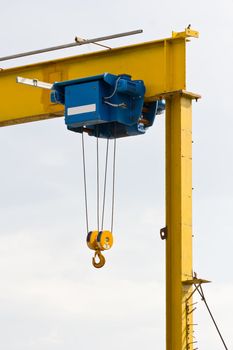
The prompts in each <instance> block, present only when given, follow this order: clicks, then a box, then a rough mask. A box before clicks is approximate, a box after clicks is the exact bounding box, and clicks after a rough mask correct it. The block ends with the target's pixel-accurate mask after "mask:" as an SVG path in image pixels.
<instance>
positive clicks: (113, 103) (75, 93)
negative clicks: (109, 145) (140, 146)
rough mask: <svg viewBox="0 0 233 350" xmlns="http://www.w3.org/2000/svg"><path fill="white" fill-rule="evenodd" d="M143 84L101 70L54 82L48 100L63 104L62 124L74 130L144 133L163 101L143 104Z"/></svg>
mask: <svg viewBox="0 0 233 350" xmlns="http://www.w3.org/2000/svg"><path fill="white" fill-rule="evenodd" d="M145 91H146V88H145V85H144V83H143V81H142V80H132V79H131V76H130V75H127V74H120V75H113V74H110V73H104V74H101V75H96V76H92V77H87V78H82V79H74V80H68V81H63V82H58V83H54V84H53V86H52V91H51V102H53V103H61V104H63V105H64V106H65V123H66V125H67V128H68V129H69V130H71V131H75V132H79V133H82V132H87V133H88V134H89V135H90V136H95V137H100V138H106V139H115V138H119V137H125V136H133V135H140V134H144V133H145V131H146V129H147V128H149V127H150V126H152V125H153V122H154V119H155V116H156V114H161V113H163V111H164V109H165V103H164V101H163V100H158V101H156V102H152V103H145V101H144V96H145Z"/></svg>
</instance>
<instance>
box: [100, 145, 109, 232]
mask: <svg viewBox="0 0 233 350" xmlns="http://www.w3.org/2000/svg"><path fill="white" fill-rule="evenodd" d="M108 150H109V139H107V145H106V156H105V171H104V189H103V206H102V220H101V230H102V231H103V229H104V213H105V200H106V186H107V172H108Z"/></svg>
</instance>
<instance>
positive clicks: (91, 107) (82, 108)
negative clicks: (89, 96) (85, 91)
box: [67, 103, 96, 115]
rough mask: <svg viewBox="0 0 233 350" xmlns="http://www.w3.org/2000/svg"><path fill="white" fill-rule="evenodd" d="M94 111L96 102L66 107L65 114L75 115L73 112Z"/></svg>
mask: <svg viewBox="0 0 233 350" xmlns="http://www.w3.org/2000/svg"><path fill="white" fill-rule="evenodd" d="M95 111H96V104H95V103H93V104H91V105H83V106H77V107H70V108H68V109H67V115H75V114H82V113H89V112H95Z"/></svg>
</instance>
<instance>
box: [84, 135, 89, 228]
mask: <svg viewBox="0 0 233 350" xmlns="http://www.w3.org/2000/svg"><path fill="white" fill-rule="evenodd" d="M82 156H83V178H84V197H85V212H86V227H87V233H88V232H89V224H88V203H87V179H86V162H85V147H84V133H82Z"/></svg>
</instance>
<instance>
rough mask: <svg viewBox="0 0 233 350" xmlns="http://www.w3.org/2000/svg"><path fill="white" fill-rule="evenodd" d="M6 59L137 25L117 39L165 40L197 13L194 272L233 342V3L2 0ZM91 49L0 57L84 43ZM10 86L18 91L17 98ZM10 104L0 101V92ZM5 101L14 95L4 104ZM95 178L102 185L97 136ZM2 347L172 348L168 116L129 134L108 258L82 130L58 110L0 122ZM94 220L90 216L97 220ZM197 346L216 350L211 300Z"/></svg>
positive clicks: (190, 67)
mask: <svg viewBox="0 0 233 350" xmlns="http://www.w3.org/2000/svg"><path fill="white" fill-rule="evenodd" d="M0 5H1V22H0V28H1V30H0V42H1V56H3V55H8V54H13V53H17V52H22V51H27V50H33V49H38V48H43V47H47V46H53V45H59V44H63V43H68V42H71V41H73V38H74V36H76V35H78V36H80V37H84V38H92V37H98V36H103V35H108V34H113V33H119V32H123V31H128V30H134V29H139V28H142V29H144V33H143V34H142V35H139V36H134V37H129V38H125V39H118V40H114V41H111V42H109V45H111V46H112V47H115V46H119V45H125V44H130V43H136V42H142V41H147V40H153V39H159V38H164V37H169V36H170V35H171V31H172V30H175V31H182V30H183V29H184V28H185V26H187V25H188V24H190V23H191V24H192V27H193V28H194V29H197V30H199V31H200V34H201V36H200V39H198V40H195V39H192V42H191V43H190V44H189V45H188V64H187V76H188V90H190V91H193V92H197V93H200V94H202V96H203V99H202V100H201V101H199V102H198V103H197V104H196V103H194V106H193V107H194V108H193V134H194V136H193V137H194V142H195V143H194V147H193V153H194V154H193V155H194V162H193V187H194V203H193V208H194V234H195V238H194V269H195V271H197V272H198V274H199V275H200V276H201V277H202V278H206V279H210V280H212V281H213V282H214V283H212V284H211V285H208V286H207V287H206V288H205V290H206V296H207V299H208V300H209V303H210V306H211V308H212V310H213V313H214V315H215V317H216V319H217V321H218V323H219V326H220V328H221V330H222V332H223V335H224V337H225V340H226V342H227V344H228V346H229V348H231V347H232V345H233V339H232V322H231V319H232V313H233V301H232V295H233V276H232V264H233V256H232V246H233V238H232V227H231V226H232V208H233V187H232V175H233V165H232V147H233V139H232V130H233V120H232V105H231V99H232V77H233V74H232V73H233V72H232V59H233V45H232V40H233V39H232V38H233V2H232V1H226V0H223V1H221V2H217V3H216V4H214V3H213V2H212V1H210V0H208V1H199V0H198V1H195V2H187V1H176V2H172V1H168V0H165V1H163V2H160V1H156V0H153V1H152V0H151V1H150V0H144V1H143V2H136V1H131V0H124V1H123V0H119V1H114V2H113V1H112V2H111V1H106V0H99V1H93V0H86V1H79V0H76V1H71V0H66V1H60V0H57V1H54V0H50V1H40V2H39V1H29V0H21V1H16V0H15V1H7V2H6V1H3V0H1V2H0ZM93 49H94V48H93V46H90V45H88V46H86V47H83V48H75V49H72V50H69V51H66V52H56V53H53V54H47V55H43V56H37V57H35V58H27V59H24V60H23V59H21V60H17V61H15V62H10V61H9V62H7V63H4V64H3V63H2V64H1V67H3V68H5V67H10V66H12V65H22V64H25V63H29V62H35V61H40V60H44V59H50V58H54V57H62V56H64V55H69V54H76V53H77V54H79V53H81V52H89V51H91V50H93ZM13 98H14V96H12V99H13ZM1 103H3V102H1ZM9 108H10V106H9ZM88 141H89V143H90V144H89V145H88V151H89V162H88V169H89V175H90V176H89V183H90V187H91V189H92V188H94V178H93V164H92V161H91V157H92V154H93V153H92V150H93V149H94V148H93V147H94V144H93V140H90V139H89V140H88ZM0 148H1V173H0V179H1V187H0V194H1V195H0V198H1V199H0V210H1V233H0V281H1V284H0V286H1V287H0V347H1V349H4V350H27V349H30V350H31V349H33V350H53V349H56V350H65V349H69V350H74V349H83V350H85V349H87V350H88V349H92V348H93V347H95V349H97V350H100V349H101V350H107V349H111V350H116V349H122V350H126V349H131V348H132V349H135V350H139V349H141V348H142V347H143V349H144V350H152V349H155V348H156V349H164V348H165V341H164V339H165V316H164V314H165V285H164V271H165V256H164V242H162V241H161V240H160V238H159V229H160V228H161V227H163V226H164V224H165V219H164V205H165V204H164V117H158V118H157V120H156V122H155V125H154V126H153V128H152V129H150V130H149V131H148V133H147V134H146V136H141V137H135V138H129V139H124V140H120V141H119V142H118V151H117V193H116V219H115V245H114V247H113V248H112V250H111V251H109V252H107V253H106V254H105V255H106V258H107V263H106V266H105V267H104V268H103V269H101V270H95V269H94V268H92V266H91V256H92V252H91V251H90V250H88V248H87V247H86V242H85V239H86V234H85V221H84V203H83V179H82V168H81V139H80V135H78V134H75V133H72V132H68V131H67V130H66V127H65V125H64V123H63V118H60V119H56V120H50V121H44V122H37V123H30V124H25V125H18V126H13V127H7V128H1V129H0ZM93 226H94V223H93ZM196 321H197V323H198V324H199V325H198V327H196V332H195V333H196V337H197V340H198V347H199V349H205V350H209V349H216V348H218V349H219V348H221V344H220V341H219V339H218V336H217V334H216V332H215V330H214V328H213V326H212V324H211V321H210V319H209V317H208V315H207V312H206V310H205V307H204V305H203V304H202V302H201V301H200V302H199V304H198V311H197V312H196Z"/></svg>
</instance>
